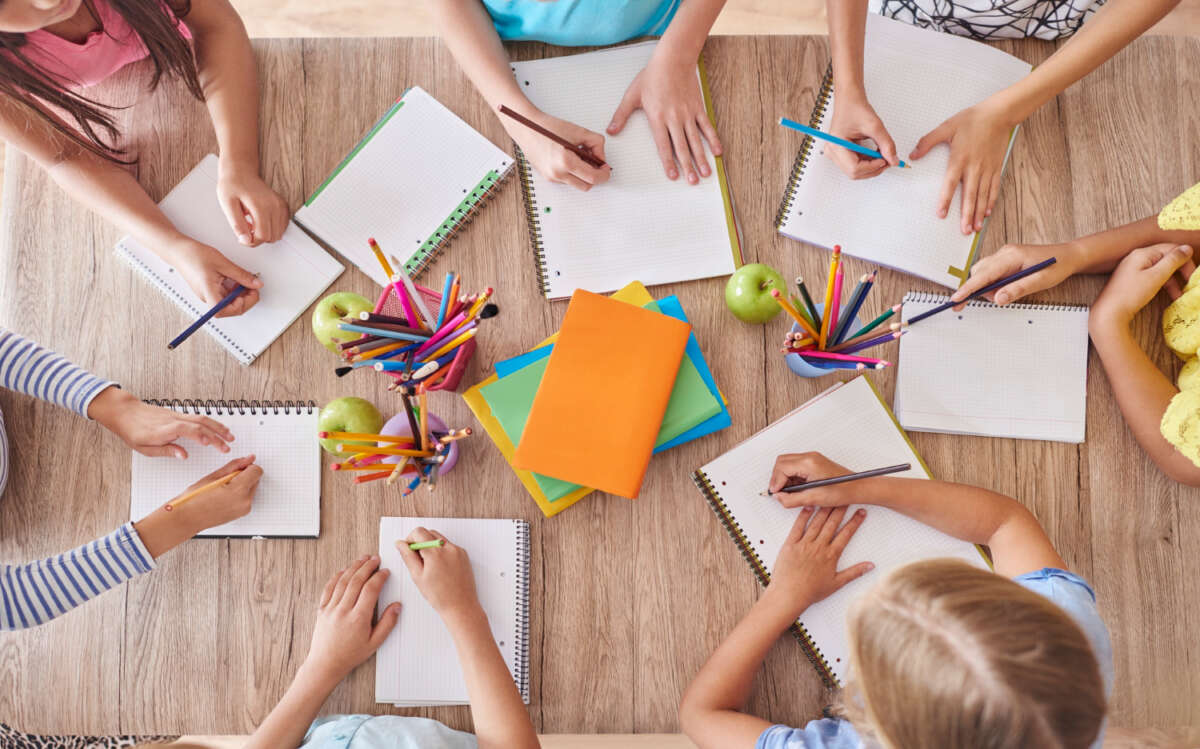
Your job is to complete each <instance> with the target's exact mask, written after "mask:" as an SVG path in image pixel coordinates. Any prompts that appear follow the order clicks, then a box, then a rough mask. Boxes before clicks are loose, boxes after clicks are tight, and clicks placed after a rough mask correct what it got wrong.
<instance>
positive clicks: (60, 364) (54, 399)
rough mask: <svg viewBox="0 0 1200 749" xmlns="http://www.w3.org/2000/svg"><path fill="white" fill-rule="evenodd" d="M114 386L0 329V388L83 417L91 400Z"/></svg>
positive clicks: (51, 352) (30, 342) (29, 341)
mask: <svg viewBox="0 0 1200 749" xmlns="http://www.w3.org/2000/svg"><path fill="white" fill-rule="evenodd" d="M114 384H116V383H113V382H110V381H108V380H104V379H101V378H99V377H97V376H95V375H94V374H92V373H90V372H88V371H87V370H85V369H81V368H80V367H77V366H75V365H74V364H72V363H71V362H69V361H67V360H66V359H65V358H63V357H62V356H60V355H59V354H56V353H54V352H53V351H47V350H46V349H44V348H42V347H41V346H39V345H37V344H36V343H34V342H33V341H31V340H29V339H28V338H24V337H22V336H19V335H17V334H16V333H13V332H12V331H9V330H5V329H3V328H0V386H3V387H6V388H8V389H9V390H16V391H18V392H21V393H25V394H26V395H32V396H33V397H35V398H41V399H42V400H44V401H49V402H51V403H55V404H57V405H59V406H62V407H63V408H69V409H71V410H72V411H74V412H75V413H77V414H79V415H80V416H83V417H84V418H87V410H88V405H89V404H91V402H92V399H93V398H95V397H96V396H97V395H99V394H100V392H101V391H103V390H104V389H105V388H107V387H108V386H110V385H114Z"/></svg>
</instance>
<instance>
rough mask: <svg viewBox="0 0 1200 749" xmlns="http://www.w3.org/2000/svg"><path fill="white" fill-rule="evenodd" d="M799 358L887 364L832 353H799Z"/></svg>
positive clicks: (877, 360) (880, 360) (875, 360)
mask: <svg viewBox="0 0 1200 749" xmlns="http://www.w3.org/2000/svg"><path fill="white" fill-rule="evenodd" d="M798 353H799V354H800V356H802V357H804V358H805V359H827V360H829V361H852V362H862V363H863V364H879V363H881V362H882V363H883V364H889V362H885V361H883V360H882V359H872V358H870V357H866V356H854V355H853V354H835V353H833V352H832V351H800V352H798Z"/></svg>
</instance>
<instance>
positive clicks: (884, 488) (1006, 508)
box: [769, 453, 1063, 577]
mask: <svg viewBox="0 0 1200 749" xmlns="http://www.w3.org/2000/svg"><path fill="white" fill-rule="evenodd" d="M862 468H865V466H861V467H858V469H859V470H861V469H862ZM847 473H850V471H849V470H847V469H845V468H843V467H842V466H840V465H838V464H836V463H834V462H833V461H831V460H829V459H828V458H826V457H825V456H824V455H821V454H820V453H803V454H798V455H780V456H779V458H778V459H777V460H776V461H775V471H774V473H772V475H771V482H770V485H769V488H770V490H771V491H772V492H778V491H779V490H780V489H782V488H783V487H784V486H786V485H788V484H793V483H801V482H803V481H809V480H815V479H819V478H829V477H831V476H844V475H845V474H847ZM773 496H774V498H775V499H777V500H778V501H779V502H780V504H782V505H783V506H785V507H801V506H810V507H841V506H844V505H850V504H857V503H862V504H872V505H879V506H881V507H887V508H890V509H892V510H895V511H896V512H902V513H904V514H905V515H908V516H909V517H911V518H914V519H916V520H919V521H921V522H922V523H925V524H926V525H928V526H931V527H933V528H937V529H938V530H940V531H942V532H943V533H946V534H949V535H951V536H954V537H955V538H961V539H962V540H964V541H970V542H971V543H976V544H986V545H987V546H988V547H989V548H990V549H991V551H992V561H993V563H994V565H995V570H996V574H999V575H1003V576H1005V577H1016V576H1017V575H1023V574H1025V573H1026V572H1032V571H1034V570H1040V569H1042V568H1043V567H1055V568H1059V569H1062V568H1063V560H1062V557H1060V556H1059V555H1058V552H1056V551H1055V550H1054V546H1053V544H1051V543H1050V539H1049V538H1047V537H1046V532H1045V531H1044V530H1042V526H1041V524H1040V523H1038V521H1037V518H1036V517H1034V516H1033V513H1031V512H1030V511H1029V510H1027V509H1025V506H1024V505H1022V504H1021V503H1020V502H1018V501H1017V500H1015V499H1012V498H1011V497H1006V496H1004V495H1003V494H997V493H996V492H993V491H989V490H987V489H981V488H979V487H975V486H967V485H966V484H952V483H950V482H947V481H927V480H924V479H904V478H896V477H893V476H880V477H877V478H870V479H859V480H857V481H848V482H846V483H844V484H835V485H833V486H823V487H817V488H814V489H809V490H807V491H802V492H794V493H779V494H774V495H773Z"/></svg>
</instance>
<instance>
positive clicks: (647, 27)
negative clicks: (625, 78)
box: [483, 0, 681, 47]
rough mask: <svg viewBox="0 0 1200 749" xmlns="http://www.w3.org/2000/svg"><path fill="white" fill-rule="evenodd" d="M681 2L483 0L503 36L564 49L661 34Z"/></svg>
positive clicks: (671, 0)
mask: <svg viewBox="0 0 1200 749" xmlns="http://www.w3.org/2000/svg"><path fill="white" fill-rule="evenodd" d="M680 2H681V0H550V1H546V0H483V7H485V8H487V12H488V13H489V14H490V15H491V16H492V22H493V23H494V24H496V31H497V32H498V33H499V34H500V38H501V39H505V40H511V41H522V40H524V41H535V42H548V43H550V44H558V45H561V46H564V47H586V46H596V47H599V46H604V45H608V44H616V43H617V42H623V41H626V40H628V39H636V38H638V37H640V36H662V34H663V32H664V31H666V30H667V24H669V23H670V22H671V19H672V18H674V17H675V11H676V10H678V9H679V3H680Z"/></svg>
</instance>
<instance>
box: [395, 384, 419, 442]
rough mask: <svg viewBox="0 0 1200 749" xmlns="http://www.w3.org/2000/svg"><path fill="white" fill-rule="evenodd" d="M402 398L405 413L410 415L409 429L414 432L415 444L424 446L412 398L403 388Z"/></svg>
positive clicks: (413, 439)
mask: <svg viewBox="0 0 1200 749" xmlns="http://www.w3.org/2000/svg"><path fill="white" fill-rule="evenodd" d="M400 400H401V401H402V402H403V403H404V415H405V416H407V417H408V429H409V431H411V432H412V441H413V444H415V445H417V446H422V445H421V432H420V430H419V429H418V428H417V416H416V414H414V413H413V405H412V400H411V399H410V398H409V396H408V393H406V392H404V391H403V390H402V391H400Z"/></svg>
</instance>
